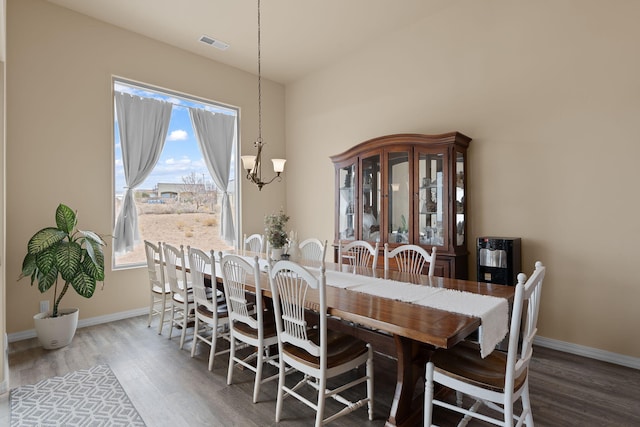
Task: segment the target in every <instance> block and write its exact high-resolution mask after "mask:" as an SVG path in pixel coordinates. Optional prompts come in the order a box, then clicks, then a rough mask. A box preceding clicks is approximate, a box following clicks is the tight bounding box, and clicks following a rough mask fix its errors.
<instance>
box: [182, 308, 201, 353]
mask: <svg viewBox="0 0 640 427" xmlns="http://www.w3.org/2000/svg"><path fill="white" fill-rule="evenodd" d="M199 323H200V319H198V316H196V324H195V325H194V328H195V329H194V330H193V343H192V344H191V357H193V356H195V355H196V347H197V346H198V338H199V337H198V332H199V329H198V328H199V327H200V324H199ZM183 330H184V329H183Z"/></svg>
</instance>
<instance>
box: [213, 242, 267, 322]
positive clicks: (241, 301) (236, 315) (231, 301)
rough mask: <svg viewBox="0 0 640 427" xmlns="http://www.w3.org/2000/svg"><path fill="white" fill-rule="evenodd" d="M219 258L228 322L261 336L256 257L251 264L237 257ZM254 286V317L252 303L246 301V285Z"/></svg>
mask: <svg viewBox="0 0 640 427" xmlns="http://www.w3.org/2000/svg"><path fill="white" fill-rule="evenodd" d="M219 256H220V260H221V261H220V270H221V273H222V284H223V286H224V294H225V297H226V299H227V311H228V312H229V321H230V322H242V323H245V324H247V325H249V326H250V327H252V328H253V329H257V330H258V332H259V334H262V328H261V327H259V326H261V325H262V324H263V323H262V315H263V304H262V297H261V296H262V285H261V283H260V267H259V264H258V257H257V256H255V257H253V260H252V262H251V263H249V262H247V261H246V260H245V259H244V258H242V257H239V256H237V255H222V252H220V254H219ZM249 282H251V283H252V284H254V285H255V289H256V290H255V295H256V301H255V312H256V315H255V317H254V316H252V314H251V313H252V311H253V310H252V307H253V306H252V303H251V302H250V301H248V300H247V289H246V288H247V286H246V285H247V283H249Z"/></svg>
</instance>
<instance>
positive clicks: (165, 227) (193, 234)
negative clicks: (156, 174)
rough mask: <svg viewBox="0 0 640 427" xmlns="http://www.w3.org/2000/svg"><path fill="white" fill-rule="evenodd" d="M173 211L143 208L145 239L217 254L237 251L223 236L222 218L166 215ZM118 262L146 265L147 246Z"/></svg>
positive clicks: (141, 223)
mask: <svg viewBox="0 0 640 427" xmlns="http://www.w3.org/2000/svg"><path fill="white" fill-rule="evenodd" d="M170 208H171V207H170V206H166V205H146V206H140V205H139V208H138V221H139V227H140V233H141V236H142V239H143V240H150V241H152V242H154V243H157V242H166V243H169V244H171V245H174V246H179V245H184V246H185V249H186V247H187V245H190V246H193V247H196V248H200V249H202V250H205V251H209V250H211V249H213V250H215V251H216V252H217V251H219V250H229V249H233V247H232V246H229V245H228V244H227V243H226V242H225V241H224V240H222V239H221V238H220V237H219V224H218V218H219V216H218V215H216V214H214V213H212V212H184V213H165V212H170V211H171V210H170ZM216 208H217V206H216ZM172 210H173V211H175V209H172ZM214 212H217V209H214ZM116 259H117V261H118V263H119V264H120V263H127V264H128V263H135V262H145V255H144V243H141V244H140V245H137V246H136V248H135V250H134V251H133V252H130V253H127V254H125V255H122V256H118V257H117V258H116Z"/></svg>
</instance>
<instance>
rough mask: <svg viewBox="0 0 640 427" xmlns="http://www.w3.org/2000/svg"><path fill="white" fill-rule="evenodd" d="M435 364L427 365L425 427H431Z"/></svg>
mask: <svg viewBox="0 0 640 427" xmlns="http://www.w3.org/2000/svg"><path fill="white" fill-rule="evenodd" d="M433 368H434V366H433V363H432V362H429V363H427V372H426V379H425V384H424V427H431V418H432V415H433V414H432V411H433Z"/></svg>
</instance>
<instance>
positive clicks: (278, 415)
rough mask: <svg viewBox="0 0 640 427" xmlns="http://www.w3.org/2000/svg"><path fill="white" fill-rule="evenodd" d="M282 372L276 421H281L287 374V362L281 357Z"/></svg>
mask: <svg viewBox="0 0 640 427" xmlns="http://www.w3.org/2000/svg"><path fill="white" fill-rule="evenodd" d="M279 365H280V372H279V374H278V397H277V398H276V423H279V422H280V414H281V413H282V400H283V398H284V379H285V377H286V375H285V371H286V369H285V363H284V360H282V358H280V362H279Z"/></svg>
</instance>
